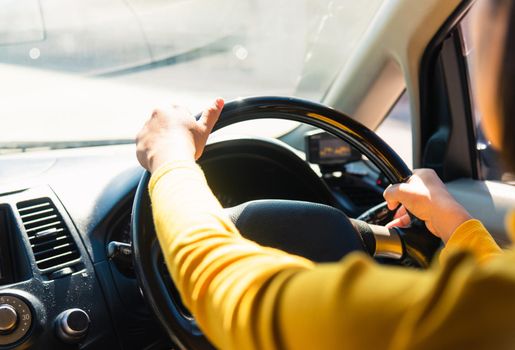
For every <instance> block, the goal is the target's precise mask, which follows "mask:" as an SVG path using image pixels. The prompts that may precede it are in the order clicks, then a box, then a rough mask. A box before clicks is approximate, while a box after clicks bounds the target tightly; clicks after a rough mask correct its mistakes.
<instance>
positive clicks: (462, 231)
mask: <svg viewBox="0 0 515 350" xmlns="http://www.w3.org/2000/svg"><path fill="white" fill-rule="evenodd" d="M456 251H469V252H470V253H472V255H474V257H475V258H476V259H477V260H478V262H480V263H482V262H485V261H487V260H489V259H490V258H491V257H493V256H495V255H497V254H499V253H501V252H502V251H501V248H499V246H498V245H497V243H495V241H494V239H493V238H492V236H490V234H489V233H488V231H487V230H486V228H485V227H484V226H483V224H482V223H481V221H479V220H476V219H470V220H467V221H465V222H464V223H463V224H461V225H460V226H458V228H457V229H456V230H455V231H454V233H453V234H452V235H451V238H449V241H447V244H446V245H445V248H444V249H443V250H442V252H441V253H440V262H444V261H446V260H447V259H448V257H449V256H450V255H451V254H452V253H453V252H456Z"/></svg>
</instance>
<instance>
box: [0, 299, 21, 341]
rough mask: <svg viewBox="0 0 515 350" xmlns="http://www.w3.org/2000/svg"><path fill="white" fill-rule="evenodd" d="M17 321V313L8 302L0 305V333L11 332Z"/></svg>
mask: <svg viewBox="0 0 515 350" xmlns="http://www.w3.org/2000/svg"><path fill="white" fill-rule="evenodd" d="M17 323H18V313H17V312H16V309H15V308H14V307H12V306H11V305H9V304H1V305H0V333H2V334H6V333H10V332H12V331H13V330H14V329H15V328H16V324H17Z"/></svg>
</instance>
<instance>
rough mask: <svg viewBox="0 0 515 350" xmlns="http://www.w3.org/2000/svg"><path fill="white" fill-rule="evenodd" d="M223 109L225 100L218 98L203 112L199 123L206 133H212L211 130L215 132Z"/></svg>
mask: <svg viewBox="0 0 515 350" xmlns="http://www.w3.org/2000/svg"><path fill="white" fill-rule="evenodd" d="M223 108H224V100H223V99H222V98H217V99H216V100H215V101H214V102H213V104H212V105H211V106H210V107H209V108H208V109H206V110H205V111H204V112H202V115H201V116H200V119H199V120H198V122H199V123H200V125H201V126H202V128H203V129H204V130H203V131H204V132H207V133H210V132H211V130H213V127H214V126H215V123H216V122H217V120H218V118H219V117H220V113H222V109H223Z"/></svg>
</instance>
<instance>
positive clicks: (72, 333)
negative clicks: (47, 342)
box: [55, 309, 90, 343]
mask: <svg viewBox="0 0 515 350" xmlns="http://www.w3.org/2000/svg"><path fill="white" fill-rule="evenodd" d="M89 323H90V320H89V315H88V314H87V313H86V311H84V310H81V309H69V310H66V311H63V312H61V313H60V314H59V316H57V318H56V320H55V327H56V332H57V336H58V337H59V338H60V339H61V340H62V341H63V342H65V343H78V342H80V341H81V340H82V339H84V337H85V336H86V334H87V333H88V329H89Z"/></svg>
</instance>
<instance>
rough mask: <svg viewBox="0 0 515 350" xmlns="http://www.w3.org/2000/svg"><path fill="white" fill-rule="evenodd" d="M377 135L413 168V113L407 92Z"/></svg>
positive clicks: (391, 111) (378, 129) (377, 131)
mask: <svg viewBox="0 0 515 350" xmlns="http://www.w3.org/2000/svg"><path fill="white" fill-rule="evenodd" d="M376 133H377V134H378V135H379V136H380V137H381V138H382V139H383V140H385V141H386V143H387V144H388V145H390V147H392V148H393V150H394V151H395V152H397V154H399V156H400V157H401V158H402V160H404V162H405V163H406V164H407V165H408V167H410V168H412V167H413V143H412V137H411V135H412V132H411V111H410V104H409V99H408V94H407V93H406V91H404V92H403V94H402V95H401V97H400V98H399V99H398V100H397V102H396V103H395V105H394V106H393V108H392V109H391V110H390V112H389V113H388V115H387V116H386V118H385V119H384V120H383V122H382V123H381V125H379V127H378V128H377V129H376Z"/></svg>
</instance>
